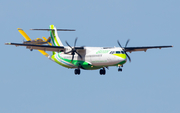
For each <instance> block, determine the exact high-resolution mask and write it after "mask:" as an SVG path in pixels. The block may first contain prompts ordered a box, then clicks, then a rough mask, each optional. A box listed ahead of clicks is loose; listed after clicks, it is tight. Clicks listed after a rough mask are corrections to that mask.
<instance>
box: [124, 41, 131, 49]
mask: <svg viewBox="0 0 180 113" xmlns="http://www.w3.org/2000/svg"><path fill="white" fill-rule="evenodd" d="M129 41H130V39H128V40H127V42H126V45H125V48H126V46H127V45H128V43H129Z"/></svg>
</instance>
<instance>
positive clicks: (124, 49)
mask: <svg viewBox="0 0 180 113" xmlns="http://www.w3.org/2000/svg"><path fill="white" fill-rule="evenodd" d="M129 41H130V39H128V40H127V42H126V45H125V47H124V48H123V47H122V46H121V44H120V42H119V40H118V41H117V42H118V44H119V46H120V47H121V48H122V49H123V51H124V52H125V54H126V56H127V57H128V59H129V62H131V58H130V57H129V55H128V54H127V53H126V47H127V45H128V43H129Z"/></svg>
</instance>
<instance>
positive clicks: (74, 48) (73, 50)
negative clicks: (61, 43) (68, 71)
mask: <svg viewBox="0 0 180 113" xmlns="http://www.w3.org/2000/svg"><path fill="white" fill-rule="evenodd" d="M77 39H78V38H77V37H76V39H75V41H74V47H71V46H70V45H69V44H68V42H67V41H66V44H67V45H68V46H69V47H70V48H71V51H69V52H65V54H68V53H71V55H72V59H71V62H72V61H73V59H74V55H75V53H76V54H78V56H79V57H80V58H81V59H82V56H81V55H80V54H79V53H78V52H77V51H76V50H77V49H76V47H75V46H76V42H77Z"/></svg>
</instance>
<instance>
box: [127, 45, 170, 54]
mask: <svg viewBox="0 0 180 113" xmlns="http://www.w3.org/2000/svg"><path fill="white" fill-rule="evenodd" d="M169 47H173V46H145V47H125V48H124V49H125V50H126V51H127V52H130V53H131V52H134V51H145V52H146V51H147V49H157V48H159V49H161V48H169Z"/></svg>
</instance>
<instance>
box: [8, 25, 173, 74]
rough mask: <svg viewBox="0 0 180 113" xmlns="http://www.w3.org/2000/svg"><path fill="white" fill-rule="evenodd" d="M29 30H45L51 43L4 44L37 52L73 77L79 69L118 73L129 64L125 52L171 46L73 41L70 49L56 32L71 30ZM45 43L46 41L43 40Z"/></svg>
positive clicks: (26, 36) (28, 39) (26, 37)
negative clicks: (96, 44) (112, 68)
mask: <svg viewBox="0 0 180 113" xmlns="http://www.w3.org/2000/svg"><path fill="white" fill-rule="evenodd" d="M18 30H19V32H20V33H21V34H22V35H23V36H24V38H25V39H26V40H27V41H30V40H31V39H30V38H29V37H28V35H27V34H26V33H25V32H24V31H23V30H22V29H19V28H18ZM31 30H45V31H50V37H51V42H52V44H51V43H47V44H48V45H44V44H43V45H42V44H41V45H37V44H34V43H5V44H6V45H15V46H25V47H26V48H27V49H30V50H33V49H35V50H38V51H40V52H41V53H42V54H43V55H45V56H46V57H48V58H49V59H50V60H52V61H54V62H56V63H58V64H59V65H61V66H63V67H66V68H71V69H75V70H74V73H75V75H79V74H80V69H84V70H95V69H100V71H99V73H100V75H105V74H106V70H105V68H108V67H109V66H117V67H118V71H122V67H123V65H124V64H125V63H126V62H127V59H128V60H129V61H130V62H131V58H130V56H129V55H128V54H127V52H130V53H131V52H136V51H145V52H146V51H147V49H153V48H159V49H161V48H168V47H173V46H171V45H170V46H145V47H127V45H128V43H129V40H127V42H126V44H125V47H122V46H121V44H120V42H119V41H117V43H118V45H119V47H85V46H81V47H77V46H76V42H77V38H76V39H75V42H74V46H73V47H72V46H71V45H70V44H69V43H68V42H67V41H66V44H67V46H64V45H63V44H62V42H61V40H60V38H59V37H58V33H57V31H75V30H72V29H56V27H55V26H54V25H50V28H49V29H31ZM45 40H46V41H47V39H45ZM45 51H52V55H49V54H48V53H46V52H45Z"/></svg>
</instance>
